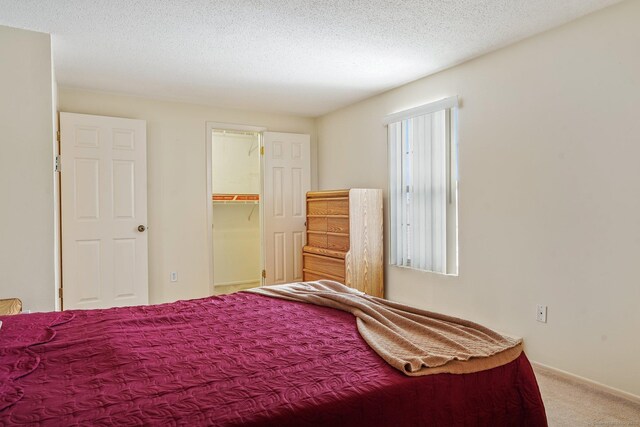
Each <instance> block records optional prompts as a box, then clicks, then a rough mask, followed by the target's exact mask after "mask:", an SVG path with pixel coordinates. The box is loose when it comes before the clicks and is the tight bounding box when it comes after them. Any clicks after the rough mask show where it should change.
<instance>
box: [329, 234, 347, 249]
mask: <svg viewBox="0 0 640 427" xmlns="http://www.w3.org/2000/svg"><path fill="white" fill-rule="evenodd" d="M326 248H327V249H333V250H334V251H343V252H346V251H348V250H349V236H343V235H337V234H327V246H326Z"/></svg>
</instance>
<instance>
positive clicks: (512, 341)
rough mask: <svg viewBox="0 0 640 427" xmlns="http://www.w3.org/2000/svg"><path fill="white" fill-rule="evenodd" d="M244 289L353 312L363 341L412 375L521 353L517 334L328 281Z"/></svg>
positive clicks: (457, 370)
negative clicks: (512, 335)
mask: <svg viewBox="0 0 640 427" xmlns="http://www.w3.org/2000/svg"><path fill="white" fill-rule="evenodd" d="M248 292H253V293H257V294H261V295H266V296H270V297H275V298H282V299H286V300H292V301H300V302H305V303H311V304H316V305H321V306H326V307H332V308H336V309H338V310H343V311H346V312H349V313H351V314H353V315H354V316H355V317H356V323H357V327H358V331H359V332H360V335H361V336H362V338H363V339H364V340H365V341H366V342H367V344H369V346H370V347H371V348H372V349H373V350H374V351H375V352H376V353H378V354H379V355H380V357H382V358H383V359H384V360H385V361H387V363H389V364H390V365H391V366H393V367H394V368H396V369H399V370H401V371H402V372H404V373H405V374H407V375H411V376H418V375H429V374H436V373H444V372H446V373H454V374H463V373H471V372H478V371H483V370H486V369H491V368H494V367H497V366H501V365H504V364H506V363H509V362H510V361H512V360H514V359H516V358H517V357H518V356H519V355H520V353H521V352H522V340H521V339H516V338H510V337H506V336H504V335H500V334H498V333H497V332H494V331H492V330H491V329H488V328H485V327H484V326H481V325H478V324H477V323H473V322H469V321H467V320H462V319H457V318H455V317H451V316H445V315H443V314H438V313H432V312H429V311H424V310H419V309H417V308H413V307H409V306H406V305H403V304H398V303H394V302H392V301H387V300H385V299H382V298H376V297H372V296H369V295H367V294H365V293H363V292H360V291H358V290H355V289H352V288H349V287H347V286H344V285H341V284H340V283H337V282H333V281H330V280H320V281H317V282H305V283H291V284H287V285H274V286H263V287H261V288H254V289H250V290H248Z"/></svg>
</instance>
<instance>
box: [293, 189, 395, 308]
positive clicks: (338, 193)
mask: <svg viewBox="0 0 640 427" xmlns="http://www.w3.org/2000/svg"><path fill="white" fill-rule="evenodd" d="M382 233H383V231H382V190H377V189H360V188H353V189H351V190H333V191H310V192H308V193H307V245H306V246H305V247H304V249H303V253H302V256H303V272H304V273H303V277H304V280H305V281H311V280H321V279H330V280H335V281H336V282H340V283H343V284H345V285H347V286H350V287H352V288H355V289H358V290H360V291H363V292H366V293H367V294H369V295H373V296H377V297H381V298H382V297H384V276H383V270H382V268H383V267H382V265H383V264H382V253H383V246H382Z"/></svg>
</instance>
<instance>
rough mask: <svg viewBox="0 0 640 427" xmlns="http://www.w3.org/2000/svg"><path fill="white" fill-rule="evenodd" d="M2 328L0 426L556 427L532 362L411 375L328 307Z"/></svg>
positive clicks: (150, 311) (273, 305)
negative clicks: (547, 413)
mask: <svg viewBox="0 0 640 427" xmlns="http://www.w3.org/2000/svg"><path fill="white" fill-rule="evenodd" d="M0 320H2V321H3V322H4V324H3V326H2V329H0V425H53V426H61V425H65V426H68V425H94V426H98V425H118V426H126V425H189V426H197V425H213V426H237V425H247V426H305V425H306V426H385V427H387V426H388V427H391V426H544V425H546V418H545V413H544V407H543V404H542V400H541V398H540V393H539V391H538V386H537V384H536V381H535V377H534V374H533V371H532V369H531V365H530V364H529V362H528V360H527V359H526V356H525V355H524V354H522V355H521V356H520V357H519V358H518V359H516V360H515V361H513V362H511V363H509V364H507V365H504V366H501V367H499V368H495V369H492V370H489V371H483V372H478V373H474V374H466V375H451V374H439V375H430V376H424V377H407V376H404V375H403V374H402V373H400V372H399V371H397V370H395V369H393V368H392V367H391V366H388V365H387V364H386V363H385V362H384V361H383V360H382V359H381V358H380V357H379V356H378V355H376V354H375V353H374V352H373V350H371V349H370V348H369V347H368V346H367V344H366V343H365V342H364V341H363V340H362V338H361V337H360V336H359V334H358V332H357V330H356V324H355V318H354V317H353V316H352V315H350V314H348V313H344V312H341V311H338V310H334V309H331V308H326V307H317V306H313V305H308V304H303V303H297V302H290V301H284V300H278V299H274V298H268V297H264V296H261V295H255V294H249V293H237V294H232V295H227V296H223V297H212V298H205V299H199V300H192V301H180V302H176V303H173V304H163V305H156V306H143V307H128V308H115V309H109V310H92V311H68V312H64V313H43V314H38V313H37V314H28V315H17V316H12V317H4V318H0Z"/></svg>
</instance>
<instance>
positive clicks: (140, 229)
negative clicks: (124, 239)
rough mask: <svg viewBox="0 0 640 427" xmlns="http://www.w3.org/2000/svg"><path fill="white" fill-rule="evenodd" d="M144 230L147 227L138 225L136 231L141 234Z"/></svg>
mask: <svg viewBox="0 0 640 427" xmlns="http://www.w3.org/2000/svg"><path fill="white" fill-rule="evenodd" d="M146 229H147V227H145V226H144V225H139V226H138V231H139V232H141V233H142V232H143V231H144V230H146Z"/></svg>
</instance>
